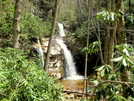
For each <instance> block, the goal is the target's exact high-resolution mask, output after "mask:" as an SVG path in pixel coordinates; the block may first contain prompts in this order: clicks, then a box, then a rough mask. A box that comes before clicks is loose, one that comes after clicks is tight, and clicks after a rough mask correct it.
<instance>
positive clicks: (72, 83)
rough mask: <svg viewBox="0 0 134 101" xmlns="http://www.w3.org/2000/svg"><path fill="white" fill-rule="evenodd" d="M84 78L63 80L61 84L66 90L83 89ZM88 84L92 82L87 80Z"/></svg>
mask: <svg viewBox="0 0 134 101" xmlns="http://www.w3.org/2000/svg"><path fill="white" fill-rule="evenodd" d="M83 84H84V80H62V81H61V82H60V85H62V86H64V88H65V89H66V90H71V91H82V90H83ZM87 85H88V86H90V85H91V84H90V82H89V81H87Z"/></svg>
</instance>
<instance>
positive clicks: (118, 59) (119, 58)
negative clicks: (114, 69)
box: [111, 56, 123, 62]
mask: <svg viewBox="0 0 134 101" xmlns="http://www.w3.org/2000/svg"><path fill="white" fill-rule="evenodd" d="M122 58H123V56H120V57H118V58H114V59H112V60H111V61H114V62H118V61H120V60H122Z"/></svg>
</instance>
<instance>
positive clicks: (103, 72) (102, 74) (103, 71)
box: [101, 69, 105, 77]
mask: <svg viewBox="0 0 134 101" xmlns="http://www.w3.org/2000/svg"><path fill="white" fill-rule="evenodd" d="M104 75H105V69H103V70H102V71H101V76H102V77H103V76H104Z"/></svg>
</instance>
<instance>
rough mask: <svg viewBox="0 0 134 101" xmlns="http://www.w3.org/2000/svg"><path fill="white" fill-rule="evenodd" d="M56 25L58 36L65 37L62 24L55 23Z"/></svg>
mask: <svg viewBox="0 0 134 101" xmlns="http://www.w3.org/2000/svg"><path fill="white" fill-rule="evenodd" d="M57 24H58V26H59V35H60V36H61V37H63V36H66V35H65V32H64V27H63V24H62V23H57Z"/></svg>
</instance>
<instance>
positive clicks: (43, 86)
mask: <svg viewBox="0 0 134 101" xmlns="http://www.w3.org/2000/svg"><path fill="white" fill-rule="evenodd" d="M0 54H1V56H0V100H1V101H60V100H62V97H61V90H62V87H61V86H59V85H58V84H57V83H55V81H54V80H53V79H52V78H51V77H48V75H47V73H46V72H45V71H44V70H43V69H40V68H39V67H38V66H37V65H36V63H35V62H33V61H32V60H27V59H26V54H25V55H24V52H23V51H21V50H15V49H12V48H6V49H0Z"/></svg>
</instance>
